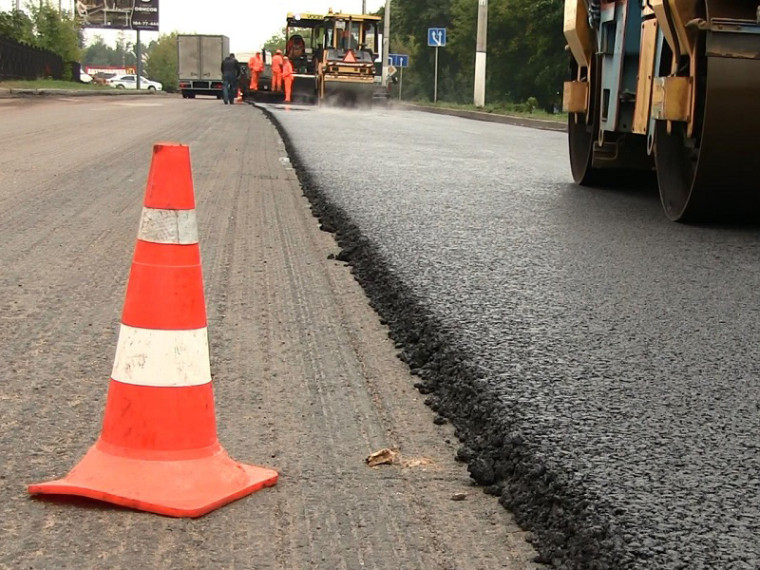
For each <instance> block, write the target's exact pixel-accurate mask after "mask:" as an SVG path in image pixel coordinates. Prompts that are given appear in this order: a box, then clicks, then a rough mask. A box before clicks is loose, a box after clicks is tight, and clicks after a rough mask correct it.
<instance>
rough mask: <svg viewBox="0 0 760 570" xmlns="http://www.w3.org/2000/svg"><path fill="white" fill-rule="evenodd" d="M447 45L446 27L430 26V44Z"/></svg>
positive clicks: (435, 45)
mask: <svg viewBox="0 0 760 570" xmlns="http://www.w3.org/2000/svg"><path fill="white" fill-rule="evenodd" d="M445 45H446V28H428V46H429V47H443V46H445Z"/></svg>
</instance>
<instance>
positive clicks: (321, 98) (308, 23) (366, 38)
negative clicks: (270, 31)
mask: <svg viewBox="0 0 760 570" xmlns="http://www.w3.org/2000/svg"><path fill="white" fill-rule="evenodd" d="M381 20H382V19H381V18H380V16H374V15H370V14H343V13H334V12H328V13H327V14H296V13H289V14H288V16H287V23H286V24H287V25H286V28H285V36H286V41H287V43H286V46H285V55H287V56H288V58H289V59H290V60H291V62H292V63H293V68H294V71H295V77H294V81H293V99H294V100H295V101H318V102H320V103H328V104H336V105H341V106H355V105H371V103H372V99H373V97H374V95H375V91H376V90H377V88H378V80H379V75H378V74H377V73H376V69H377V66H376V65H375V60H376V59H377V58H378V53H379V43H380V41H379V38H380V35H379V27H380V22H381Z"/></svg>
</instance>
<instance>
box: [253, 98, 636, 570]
mask: <svg viewBox="0 0 760 570" xmlns="http://www.w3.org/2000/svg"><path fill="white" fill-rule="evenodd" d="M251 104H252V105H254V106H255V107H256V108H257V109H259V110H261V111H262V112H263V113H264V115H265V116H266V117H267V118H268V119H269V120H270V122H271V123H272V124H273V125H274V126H275V128H277V131H278V132H279V134H280V137H281V138H282V140H283V143H284V145H285V149H286V151H287V153H288V156H289V157H290V161H291V164H292V165H293V167H294V169H295V172H296V175H297V176H298V179H299V182H300V184H301V188H302V190H303V193H304V195H305V196H306V197H307V199H308V200H309V202H310V204H311V210H312V213H313V215H314V216H315V217H316V218H317V219H318V221H319V223H320V228H321V229H322V230H323V231H326V232H330V233H333V234H334V235H335V239H336V242H337V243H338V246H339V247H340V253H339V255H338V259H339V260H340V261H343V262H345V263H347V264H348V265H349V266H350V268H351V273H352V274H353V275H354V278H355V279H356V280H357V281H358V282H359V284H360V285H361V286H362V288H363V289H364V292H365V294H366V295H367V297H368V299H369V303H370V306H371V307H372V308H373V309H374V310H375V311H376V312H377V313H378V315H379V317H380V319H381V322H382V323H384V324H386V325H387V326H388V327H389V337H390V338H391V340H393V341H394V342H395V344H396V346H397V348H398V349H399V355H398V357H399V359H401V360H402V361H403V362H405V363H406V364H407V365H408V366H409V368H410V371H411V373H412V374H413V375H414V376H417V377H419V378H420V381H419V382H416V383H415V387H416V388H417V389H418V390H419V391H420V393H421V394H423V395H426V396H427V397H426V399H425V403H426V404H427V405H428V406H429V407H430V408H431V409H432V410H433V411H435V412H436V413H437V414H439V415H440V416H442V417H444V418H446V419H447V420H448V421H450V422H451V424H452V425H453V426H454V428H455V434H456V436H457V438H458V439H459V441H460V442H461V443H462V446H461V447H460V449H459V451H458V452H457V457H456V458H457V460H459V461H463V462H466V463H467V466H468V471H469V473H470V476H471V477H472V478H473V480H474V481H475V482H476V483H477V484H478V485H480V486H481V487H483V490H484V492H486V493H488V494H491V495H494V496H496V497H498V501H499V503H500V504H501V505H502V506H503V507H505V508H506V509H507V510H509V511H510V512H511V513H512V514H513V516H514V517H515V520H516V522H517V523H518V524H519V525H520V526H521V527H522V528H523V529H525V530H528V531H530V532H531V533H532V535H533V536H532V538H531V543H532V544H533V546H534V547H535V548H536V550H537V551H538V553H539V555H538V557H537V558H536V560H535V562H538V563H544V564H550V565H551V566H552V567H553V568H557V569H567V570H571V569H572V570H624V569H629V568H634V567H636V562H637V561H635V560H633V559H631V554H630V552H629V551H627V550H626V549H625V547H624V543H625V541H624V538H623V537H622V536H621V534H620V533H619V532H617V529H615V528H614V523H612V519H613V517H612V513H613V511H614V505H612V504H611V503H610V502H609V501H607V500H605V499H604V498H603V497H597V496H593V495H591V494H589V492H588V490H586V489H584V487H583V484H582V481H578V480H577V478H575V477H574V474H573V472H571V471H569V470H568V469H566V468H564V467H563V466H560V465H549V464H547V463H546V461H545V457H544V456H543V454H542V453H541V451H540V449H539V447H538V445H537V444H536V442H532V441H529V440H528V439H527V438H525V437H523V435H522V433H521V430H520V421H521V418H520V415H519V410H517V409H515V407H514V406H512V407H510V405H508V404H505V403H504V402H503V401H502V400H501V399H500V396H499V394H496V393H494V392H493V391H491V390H490V384H489V382H487V381H486V379H485V374H484V372H483V371H482V370H480V369H479V368H478V367H477V366H475V365H474V364H472V363H473V362H474V360H473V359H472V358H470V355H468V354H467V353H466V352H464V351H462V350H461V349H459V348H457V347H456V344H455V343H454V342H453V339H452V337H451V335H450V334H449V333H448V332H447V330H446V328H445V326H443V325H442V323H441V322H439V321H438V320H437V319H436V318H435V317H434V316H433V315H432V314H430V312H429V311H428V310H426V309H425V308H424V306H423V304H422V303H421V302H420V300H419V299H418V298H417V296H416V295H415V294H414V292H413V291H411V290H410V289H409V288H408V287H407V286H406V285H405V284H404V283H402V282H401V280H400V279H399V278H398V277H396V276H395V273H394V272H393V271H392V270H390V266H389V264H388V262H387V260H386V259H385V258H384V256H383V255H382V254H381V252H380V251H379V249H378V248H377V247H376V246H374V245H373V244H372V242H371V241H370V240H369V239H368V238H367V237H366V236H364V235H363V234H362V232H361V230H360V229H359V228H358V226H357V225H356V224H355V223H354V222H353V221H352V219H351V218H350V216H349V215H348V214H347V213H346V212H345V211H344V210H343V209H342V208H340V207H339V206H337V205H335V204H334V203H331V202H330V200H329V199H328V198H327V197H326V196H324V195H323V194H322V193H320V192H319V189H318V187H317V185H316V184H315V183H314V181H313V178H312V175H311V173H310V171H309V169H308V168H307V167H306V166H305V164H304V162H303V160H302V159H301V157H300V156H299V154H298V151H297V150H296V149H295V147H294V146H293V144H292V143H291V141H290V139H289V137H288V134H287V131H286V130H285V129H284V128H283V127H282V126H281V125H280V124H279V122H278V121H277V119H276V117H275V115H274V114H273V113H271V112H270V111H269V110H268V109H267V108H266V107H265V106H258V105H255V104H254V103H251ZM494 418H499V420H498V421H497V422H496V423H494V421H493V419H494ZM523 420H525V418H523ZM527 421H529V419H527ZM605 513H606V514H607V515H608V516H605Z"/></svg>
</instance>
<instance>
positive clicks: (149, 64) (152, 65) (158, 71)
mask: <svg viewBox="0 0 760 570" xmlns="http://www.w3.org/2000/svg"><path fill="white" fill-rule="evenodd" d="M147 52H148V56H147V59H146V62H145V74H146V75H147V76H148V77H149V78H150V79H153V80H155V81H160V82H161V83H162V84H163V86H164V91H168V92H169V93H176V92H177V91H178V90H179V84H178V81H177V32H172V33H171V34H168V35H162V36H160V37H159V38H158V40H156V41H154V42H151V43H150V45H149V46H148V50H147Z"/></svg>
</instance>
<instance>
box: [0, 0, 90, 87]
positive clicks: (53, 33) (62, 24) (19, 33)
mask: <svg viewBox="0 0 760 570" xmlns="http://www.w3.org/2000/svg"><path fill="white" fill-rule="evenodd" d="M29 12H30V14H26V13H24V12H21V11H17V10H13V11H11V12H0V35H2V36H4V37H8V38H11V39H13V40H16V41H18V42H23V43H26V44H29V45H32V46H35V47H38V48H41V49H45V50H48V51H51V52H53V53H55V54H57V55H59V56H61V58H62V59H63V61H64V62H72V61H79V57H80V49H79V48H80V45H81V36H80V32H79V26H78V25H77V23H76V22H75V21H74V19H73V18H72V17H71V16H69V15H68V14H66V13H61V12H58V10H56V9H54V8H53V7H52V6H51V5H49V4H48V3H40V4H38V5H33V4H30V5H29ZM63 74H64V77H63V79H71V68H70V67H69V66H68V65H65V66H64V70H63Z"/></svg>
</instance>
